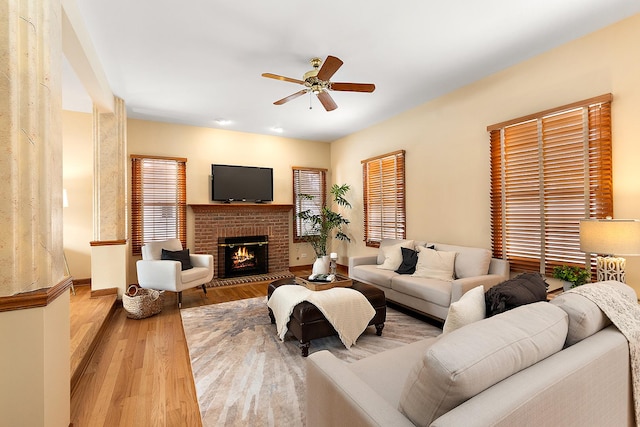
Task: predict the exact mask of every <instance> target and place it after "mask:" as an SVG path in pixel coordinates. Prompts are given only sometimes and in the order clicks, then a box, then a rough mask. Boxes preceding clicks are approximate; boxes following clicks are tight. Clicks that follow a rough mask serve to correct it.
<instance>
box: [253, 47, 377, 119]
mask: <svg viewBox="0 0 640 427" xmlns="http://www.w3.org/2000/svg"><path fill="white" fill-rule="evenodd" d="M310 62H311V66H312V67H313V69H312V70H310V71H307V72H306V73H304V76H303V77H302V78H303V80H298V79H292V78H290V77H284V76H280V75H277V74H272V73H263V74H262V77H267V78H270V79H275V80H282V81H285V82H290V83H297V84H300V85H303V86H305V87H306V88H305V89H302V90H300V91H298V92H296V93H294V94H292V95H289V96H287V97H285V98H282V99H279V100H277V101H276V102H274V104H275V105H282V104H285V103H287V102H289V101H291V100H293V99H296V98H298V97H299V96H302V95H304V94H305V93H308V92H312V93H313V94H315V95H316V96H317V97H318V100H319V101H320V103H321V104H322V106H323V107H324V109H325V110H327V111H333V110H335V109H336V108H338V105H337V104H336V103H335V102H334V100H333V98H332V97H331V95H329V92H328V91H343V92H368V93H371V92H373V91H374V90H375V89H376V86H375V85H374V84H372V83H333V82H331V81H330V79H331V77H333V75H334V74H335V73H336V71H338V69H340V67H342V64H343V62H342V61H341V60H340V59H339V58H336V57H335V56H331V55H329V56H327V59H326V60H325V61H324V64H323V63H322V60H321V59H320V58H312V59H311V61H310ZM321 65H322V66H321Z"/></svg>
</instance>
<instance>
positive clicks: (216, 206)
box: [187, 203, 293, 212]
mask: <svg viewBox="0 0 640 427" xmlns="http://www.w3.org/2000/svg"><path fill="white" fill-rule="evenodd" d="M187 206H189V207H191V209H193V211H194V212H195V211H198V212H211V211H216V210H233V209H238V210H246V211H248V210H273V211H289V210H291V209H293V205H283V204H277V205H276V204H262V203H250V204H240V203H209V204H207V205H200V204H196V205H187Z"/></svg>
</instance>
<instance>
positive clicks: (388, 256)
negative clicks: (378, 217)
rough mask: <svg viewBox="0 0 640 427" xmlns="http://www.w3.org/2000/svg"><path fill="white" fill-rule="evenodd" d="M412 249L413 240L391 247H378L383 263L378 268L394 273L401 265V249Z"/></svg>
mask: <svg viewBox="0 0 640 427" xmlns="http://www.w3.org/2000/svg"><path fill="white" fill-rule="evenodd" d="M411 247H413V240H406V241H404V242H401V243H397V244H395V245H391V246H385V247H380V252H381V253H382V257H383V259H384V260H383V262H382V264H380V265H379V266H378V268H381V269H383V270H392V271H396V270H397V269H398V267H400V264H402V249H401V248H411Z"/></svg>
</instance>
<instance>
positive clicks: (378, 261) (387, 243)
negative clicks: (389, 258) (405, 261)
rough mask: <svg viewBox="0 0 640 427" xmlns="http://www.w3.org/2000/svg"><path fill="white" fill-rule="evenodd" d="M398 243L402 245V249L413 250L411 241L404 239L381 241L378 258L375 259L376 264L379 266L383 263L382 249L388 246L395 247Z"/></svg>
mask: <svg viewBox="0 0 640 427" xmlns="http://www.w3.org/2000/svg"><path fill="white" fill-rule="evenodd" d="M399 243H402V247H403V248H409V249H413V246H414V245H415V244H414V242H413V240H404V239H382V240H381V241H380V247H379V249H378V257H377V259H376V264H378V265H380V264H382V263H383V262H384V249H385V248H387V247H389V246H395V245H397V244H399Z"/></svg>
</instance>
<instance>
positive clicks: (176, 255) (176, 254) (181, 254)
mask: <svg viewBox="0 0 640 427" xmlns="http://www.w3.org/2000/svg"><path fill="white" fill-rule="evenodd" d="M160 259H164V260H170V261H180V264H181V267H182V270H189V269H190V268H193V266H192V265H191V258H190V257H189V249H183V250H181V251H168V250H166V249H164V248H163V249H162V256H161V257H160Z"/></svg>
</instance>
